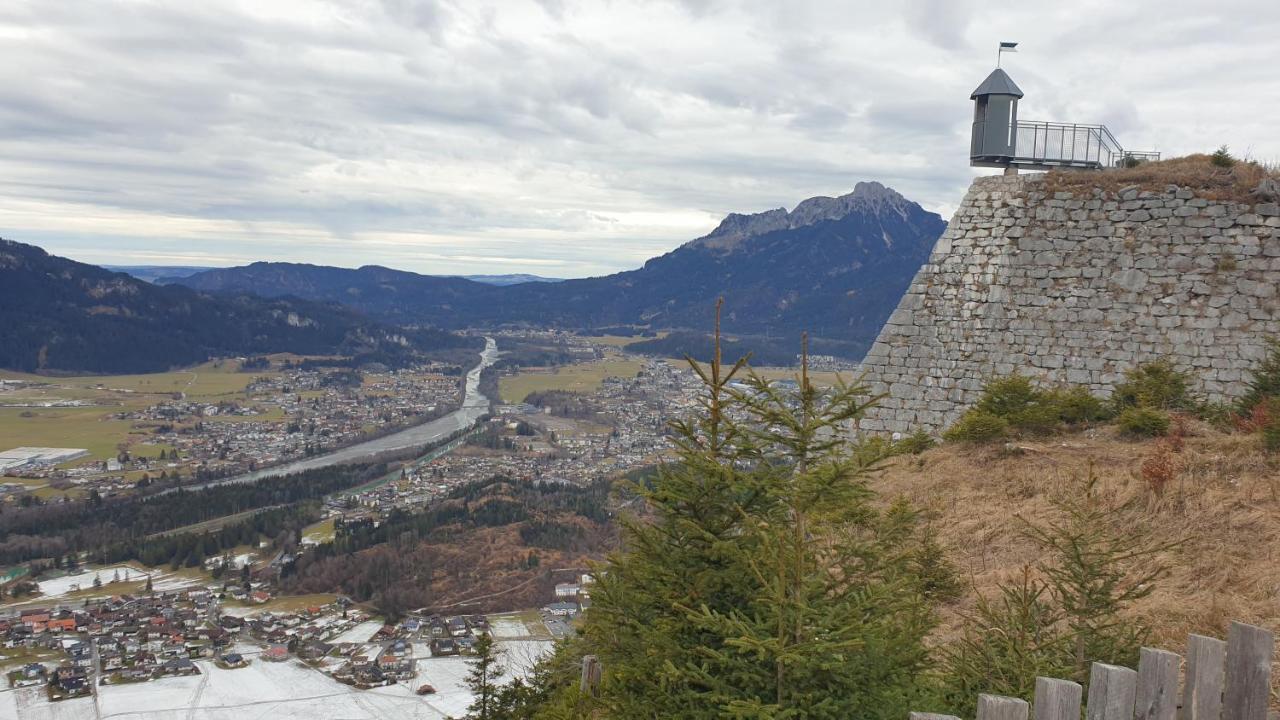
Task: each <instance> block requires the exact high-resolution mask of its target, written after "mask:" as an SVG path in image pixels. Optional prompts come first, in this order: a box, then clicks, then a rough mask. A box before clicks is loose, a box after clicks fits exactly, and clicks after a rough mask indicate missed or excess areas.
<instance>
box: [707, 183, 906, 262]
mask: <svg viewBox="0 0 1280 720" xmlns="http://www.w3.org/2000/svg"><path fill="white" fill-rule="evenodd" d="M914 205H915V203H912V202H911V201H910V200H907V199H906V198H904V197H903V196H902V195H901V194H899V193H898V192H897V191H896V190H894V189H893V188H888V187H885V186H884V185H881V184H880V183H878V182H874V181H872V182H860V183H858V184H857V185H855V186H854V187H853V192H851V193H848V194H846V195H841V196H839V197H826V196H823V195H819V196H817V197H811V198H809V199H808V200H804V201H802V202H801V203H800V204H799V205H796V207H795V209H794V210H792V211H791V212H787V209H786V208H776V209H774V210H766V211H764V212H761V213H755V214H752V215H743V214H740V213H730V214H728V215H726V216H725V218H724V220H722V221H720V224H719V225H718V226H716V229H715V230H712V231H711V232H710V233H708V234H707V235H704V236H702V237H700V238H698V239H697V240H694V241H692V242H690V243H689V245H691V246H696V247H704V248H710V249H715V250H722V251H727V250H732V249H733V248H734V247H735V246H736V245H737V244H738V243H740V242H741V241H743V240H745V239H746V238H749V237H755V236H757V235H763V234H765V233H769V232H774V231H775V230H790V229H794V228H798V227H804V226H806V225H813V224H814V223H818V222H822V221H823V220H838V219H840V218H842V217H845V216H846V215H848V214H850V213H852V212H870V213H874V214H883V213H890V212H891V213H893V214H895V215H897V216H899V217H902V218H905V217H906V215H907V212H908V210H909V208H910V207H911V206H914ZM917 207H918V206H917Z"/></svg>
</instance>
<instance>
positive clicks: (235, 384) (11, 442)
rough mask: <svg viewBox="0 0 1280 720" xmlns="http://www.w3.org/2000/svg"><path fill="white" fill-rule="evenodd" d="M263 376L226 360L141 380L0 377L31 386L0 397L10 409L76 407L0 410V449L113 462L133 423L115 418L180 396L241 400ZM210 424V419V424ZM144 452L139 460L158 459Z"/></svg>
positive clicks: (156, 449)
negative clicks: (69, 452)
mask: <svg viewBox="0 0 1280 720" xmlns="http://www.w3.org/2000/svg"><path fill="white" fill-rule="evenodd" d="M264 374H268V373H242V372H239V364H238V363H237V362H235V361H232V360H218V361H212V362H208V363H204V364H203V365H199V366H196V367H193V368H191V369H189V370H175V371H171V372H163V373H151V374H146V375H85V376H75V377H52V376H45V375H31V374H28V373H18V372H10V371H0V379H4V380H16V381H22V382H26V383H31V384H32V385H31V386H29V387H24V388H21V389H16V390H9V391H6V392H5V393H3V394H0V400H4V401H6V402H11V403H15V404H16V403H32V404H39V403H44V402H58V401H66V400H76V401H81V402H84V403H87V404H86V405H82V406H76V407H0V449H8V448H11V447H21V446H24V445H25V446H34V447H76V448H85V449H86V450H88V451H89V453H90V455H91V456H92V457H93V458H95V459H99V460H104V459H107V458H111V457H115V456H116V454H117V453H118V452H119V450H118V446H119V445H122V444H126V443H127V442H128V441H129V440H130V435H131V434H132V433H133V422H132V421H129V420H114V419H111V416H112V415H114V414H116V413H122V412H129V411H134V410H141V409H143V408H146V407H148V406H151V405H154V404H156V403H159V402H161V401H163V400H166V399H169V398H171V397H173V396H174V395H175V394H177V393H183V394H185V395H186V397H188V398H190V399H192V400H199V401H207V402H217V401H219V400H230V399H237V398H243V397H244V390H245V388H246V387H248V385H249V383H250V382H252V381H253V379H254V378H255V377H258V376H260V375H264ZM279 417H280V414H279V413H276V414H275V416H274V417H273V416H271V415H268V416H256V417H234V418H220V417H219V418H218V421H219V422H234V421H237V420H239V421H244V420H269V419H278V418H279ZM211 419H212V418H211ZM159 450H160V448H159V447H153V446H146V449H144V450H143V452H142V454H144V455H153V454H158V453H159Z"/></svg>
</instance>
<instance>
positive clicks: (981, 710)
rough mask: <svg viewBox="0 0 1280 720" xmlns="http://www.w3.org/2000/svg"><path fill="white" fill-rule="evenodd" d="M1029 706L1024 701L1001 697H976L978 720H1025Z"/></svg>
mask: <svg viewBox="0 0 1280 720" xmlns="http://www.w3.org/2000/svg"><path fill="white" fill-rule="evenodd" d="M1030 714H1031V706H1030V705H1028V704H1027V701H1026V700H1021V699H1019V698H1011V697H1004V696H1003V695H985V694H984V695H979V696H978V720H1027V717H1028V716H1029V715H1030Z"/></svg>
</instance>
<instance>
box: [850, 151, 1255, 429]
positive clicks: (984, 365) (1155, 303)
mask: <svg viewBox="0 0 1280 720" xmlns="http://www.w3.org/2000/svg"><path fill="white" fill-rule="evenodd" d="M1278 287H1280V207H1277V205H1276V204H1275V203H1273V202H1256V203H1254V204H1241V203H1236V202H1231V201H1217V200H1212V199H1208V198H1205V197H1199V196H1198V195H1197V192H1196V190H1195V189H1193V188H1186V187H1176V186H1168V187H1166V188H1165V189H1164V190H1163V191H1159V192H1155V191H1140V190H1139V189H1138V188H1136V187H1130V188H1124V189H1122V190H1120V191H1118V192H1115V193H1111V192H1107V191H1104V190H1102V189H1098V188H1095V189H1092V190H1089V191H1084V192H1081V191H1078V190H1077V191H1073V192H1066V191H1063V192H1053V191H1051V190H1050V189H1049V188H1048V184H1047V182H1046V180H1045V176H1043V175H1024V176H1018V177H984V178H978V179H977V180H975V181H974V183H973V185H972V187H971V188H970V189H969V193H968V195H966V196H965V199H964V202H963V203H962V204H961V205H960V207H959V209H958V210H957V211H956V213H955V215H954V217H953V218H952V219H951V222H950V225H949V227H948V229H947V231H946V232H945V233H944V234H943V235H942V237H941V238H939V240H938V242H937V244H936V245H935V247H934V249H933V253H932V255H931V256H930V258H929V261H928V262H927V263H926V264H925V265H924V266H922V267H921V269H920V271H919V272H918V273H917V274H916V277H915V279H914V280H913V281H912V284H911V287H910V289H909V290H908V291H907V294H906V295H905V296H904V297H903V298H902V301H901V302H900V303H899V304H898V307H897V309H896V310H895V311H894V313H893V314H892V315H891V316H890V318H889V320H888V322H887V323H886V324H885V326H884V328H883V329H882V330H881V332H880V335H879V337H878V338H877V340H876V343H875V345H874V346H873V347H872V348H871V351H870V352H869V353H868V355H867V357H866V359H865V360H864V363H863V369H864V371H865V372H866V374H867V375H866V377H867V380H868V381H869V382H870V383H871V385H872V387H873V389H874V390H875V391H877V392H882V393H885V394H886V397H885V400H884V402H883V404H882V406H881V407H880V408H879V409H878V410H877V411H876V412H875V414H874V415H873V416H872V417H870V418H868V419H867V420H866V421H864V423H863V427H864V428H865V429H867V430H872V431H907V430H912V429H915V428H925V429H927V430H931V431H937V430H939V429H941V428H943V427H945V426H947V425H949V424H950V423H951V422H952V421H954V420H955V419H956V418H957V417H958V416H959V415H960V414H961V413H962V412H963V411H964V410H965V409H966V408H967V407H969V406H970V405H971V404H972V403H973V402H974V401H975V400H976V399H977V396H978V394H979V393H980V391H981V388H982V386H983V385H984V383H985V381H986V380H987V379H988V378H990V377H992V376H997V375H1008V374H1011V373H1015V372H1017V373H1023V374H1027V375H1030V376H1033V377H1035V378H1037V379H1039V380H1040V381H1041V382H1042V383H1045V384H1074V385H1083V386H1086V387H1088V388H1089V389H1090V390H1092V391H1093V392H1095V393H1098V394H1101V395H1104V396H1105V395H1109V394H1110V392H1111V391H1112V388H1113V387H1114V385H1115V383H1116V382H1117V381H1118V380H1120V379H1121V377H1122V376H1123V374H1124V372H1125V371H1127V370H1128V369H1130V368H1132V367H1134V366H1135V365H1137V364H1139V363H1142V362H1146V361H1149V360H1154V359H1158V358H1167V359H1169V360H1171V361H1173V362H1174V363H1175V364H1176V365H1177V366H1178V367H1180V368H1181V369H1183V370H1187V371H1190V372H1191V373H1192V374H1193V376H1194V377H1195V378H1196V379H1197V381H1198V383H1199V384H1200V387H1199V390H1200V391H1201V392H1202V393H1203V394H1204V395H1205V396H1206V397H1207V398H1208V399H1211V400H1219V401H1225V400H1230V399H1231V398H1233V397H1235V396H1237V395H1239V394H1240V393H1241V392H1242V391H1243V390H1244V388H1245V383H1246V381H1247V380H1248V377H1249V370H1250V368H1251V367H1253V366H1254V364H1255V363H1256V362H1257V361H1258V360H1259V359H1260V358H1261V357H1263V355H1264V353H1265V350H1266V343H1265V340H1266V338H1267V337H1268V336H1271V335H1277V334H1280V297H1278V296H1277V288H1278Z"/></svg>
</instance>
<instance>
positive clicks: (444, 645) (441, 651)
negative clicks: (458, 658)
mask: <svg viewBox="0 0 1280 720" xmlns="http://www.w3.org/2000/svg"><path fill="white" fill-rule="evenodd" d="M457 654H458V644H457V643H456V642H454V640H453V638H437V639H435V640H432V641H431V655H432V656H433V657H441V656H447V655H457Z"/></svg>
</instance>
